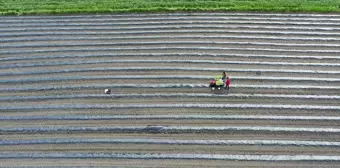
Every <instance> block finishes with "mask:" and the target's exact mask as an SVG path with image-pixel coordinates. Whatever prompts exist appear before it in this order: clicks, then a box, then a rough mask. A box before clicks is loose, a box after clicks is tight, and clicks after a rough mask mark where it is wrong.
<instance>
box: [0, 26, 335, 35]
mask: <svg viewBox="0 0 340 168" xmlns="http://www.w3.org/2000/svg"><path fill="white" fill-rule="evenodd" d="M143 29H146V30H159V29H169V30H171V29H175V30H176V29H177V30H180V29H210V30H218V29H222V30H225V29H260V30H263V29H268V30H273V29H276V30H300V31H301V30H302V31H320V30H322V31H339V30H340V28H337V27H317V26H312V27H311V26H298V27H297V26H283V25H281V26H258V25H251V26H247V25H243V26H240V25H225V24H223V25H217V24H215V25H209V26H208V25H206V24H197V25H193V24H188V25H178V24H175V25H160V26H156V25H154V26H150V24H147V25H146V26H135V27H132V26H125V27H123V26H120V27H112V26H107V27H99V26H88V27H79V26H76V27H59V28H53V27H47V28H43V27H42V28H36V27H34V28H2V29H0V32H2V33H5V32H22V31H31V32H33V31H34V32H35V31H49V32H53V31H75V30H76V31H105V30H106V31H108V30H110V31H112V30H121V31H124V32H127V31H132V30H139V31H140V30H143ZM31 32H30V33H31Z"/></svg>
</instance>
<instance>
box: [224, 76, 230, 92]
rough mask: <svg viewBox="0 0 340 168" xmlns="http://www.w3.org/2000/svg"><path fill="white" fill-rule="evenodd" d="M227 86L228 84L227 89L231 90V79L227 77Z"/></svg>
mask: <svg viewBox="0 0 340 168" xmlns="http://www.w3.org/2000/svg"><path fill="white" fill-rule="evenodd" d="M225 84H226V86H225V89H227V90H229V88H230V84H231V82H230V78H229V77H227V80H226V82H225Z"/></svg>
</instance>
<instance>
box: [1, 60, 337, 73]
mask: <svg viewBox="0 0 340 168" xmlns="http://www.w3.org/2000/svg"><path fill="white" fill-rule="evenodd" d="M339 59H340V57H339ZM0 61H1V59H0ZM226 70H227V71H228V72H229V73H234V72H254V73H256V72H260V73H292V74H301V75H304V74H334V75H337V74H339V75H340V71H323V70H289V69H231V68H228V69H225V68H195V67H188V68H186V67H117V68H115V67H105V68H100V67H99V68H75V69H58V70H34V71H24V72H0V76H16V75H44V74H56V73H75V72H113V71H115V72H119V71H124V72H140V71H153V72H154V71H204V72H207V71H208V72H222V71H226Z"/></svg>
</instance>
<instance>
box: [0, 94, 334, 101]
mask: <svg viewBox="0 0 340 168" xmlns="http://www.w3.org/2000/svg"><path fill="white" fill-rule="evenodd" d="M184 97H186V98H242V99H246V98H260V99H261V98H270V99H310V100H340V96H335V95H287V94H284V95H282V94H232V93H230V94H227V95H220V94H207V93H194V94H191V93H150V94H143V93H142V94H137V93H136V94H110V95H107V94H76V95H75V94H73V95H51V96H49V95H44V96H2V97H0V101H25V100H51V99H76V98H81V99H84V98H101V99H103V98H108V99H112V98H113V99H123V98H134V99H135V98H184Z"/></svg>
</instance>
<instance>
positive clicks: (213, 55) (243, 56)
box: [0, 53, 340, 61]
mask: <svg viewBox="0 0 340 168" xmlns="http://www.w3.org/2000/svg"><path fill="white" fill-rule="evenodd" d="M92 57H94V58H99V59H100V58H104V57H113V58H115V57H221V58H228V57H241V58H277V59H283V58H285V59H316V60H324V59H334V60H340V57H339V56H325V55H320V56H310V55H305V56H301V55H260V54H259V55H257V54H256V55H250V54H217V53H216V54H212V53H145V54H144V53H130V54H129V53H121V54H101V55H95V54H74V55H73V54H72V55H63V54H61V55H47V56H20V57H5V58H0V61H20V60H39V59H56V58H92Z"/></svg>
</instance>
